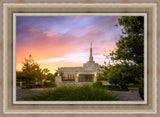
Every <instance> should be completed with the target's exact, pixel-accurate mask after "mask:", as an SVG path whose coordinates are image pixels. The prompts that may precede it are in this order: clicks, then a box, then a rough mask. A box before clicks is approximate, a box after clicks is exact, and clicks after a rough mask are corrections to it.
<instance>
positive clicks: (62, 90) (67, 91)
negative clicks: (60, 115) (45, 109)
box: [24, 84, 118, 101]
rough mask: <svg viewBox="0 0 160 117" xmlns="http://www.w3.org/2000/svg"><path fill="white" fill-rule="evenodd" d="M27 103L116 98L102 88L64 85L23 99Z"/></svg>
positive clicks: (112, 99)
mask: <svg viewBox="0 0 160 117" xmlns="http://www.w3.org/2000/svg"><path fill="white" fill-rule="evenodd" d="M24 100H28V101H114V100H118V98H117V96H115V95H113V94H111V93H110V92H108V91H107V90H106V89H104V88H98V87H94V86H90V85H87V84H84V85H82V86H77V85H66V86H60V87H57V88H55V89H49V90H45V91H43V92H42V93H40V94H38V95H32V96H28V97H25V98H24Z"/></svg>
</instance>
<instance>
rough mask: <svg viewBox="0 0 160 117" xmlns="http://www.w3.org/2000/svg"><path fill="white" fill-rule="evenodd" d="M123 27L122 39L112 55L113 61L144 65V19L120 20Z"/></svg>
mask: <svg viewBox="0 0 160 117" xmlns="http://www.w3.org/2000/svg"><path fill="white" fill-rule="evenodd" d="M118 21H119V25H120V26H123V29H122V33H123V36H121V39H120V40H119V41H118V42H117V43H116V45H117V49H116V51H114V52H113V51H112V53H110V55H111V59H112V60H122V61H127V62H132V63H135V64H138V65H139V64H143V58H144V42H143V41H144V18H143V17H142V16H124V17H121V18H119V19H118Z"/></svg>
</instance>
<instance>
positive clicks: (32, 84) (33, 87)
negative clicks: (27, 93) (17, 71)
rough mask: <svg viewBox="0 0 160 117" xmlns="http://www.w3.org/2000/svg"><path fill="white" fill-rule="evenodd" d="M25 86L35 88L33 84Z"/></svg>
mask: <svg viewBox="0 0 160 117" xmlns="http://www.w3.org/2000/svg"><path fill="white" fill-rule="evenodd" d="M26 88H35V84H26Z"/></svg>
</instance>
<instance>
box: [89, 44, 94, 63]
mask: <svg viewBox="0 0 160 117" xmlns="http://www.w3.org/2000/svg"><path fill="white" fill-rule="evenodd" d="M89 61H93V56H92V42H91V47H90V56H89Z"/></svg>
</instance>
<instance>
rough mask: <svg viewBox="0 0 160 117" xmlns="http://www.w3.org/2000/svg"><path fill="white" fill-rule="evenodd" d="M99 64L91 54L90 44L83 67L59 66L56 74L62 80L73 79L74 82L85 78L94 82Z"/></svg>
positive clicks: (82, 80)
mask: <svg viewBox="0 0 160 117" xmlns="http://www.w3.org/2000/svg"><path fill="white" fill-rule="evenodd" d="M98 69H99V65H98V64H97V63H95V61H94V60H93V56H92V44H91V48H90V57H89V61H87V62H86V63H84V64H83V67H61V68H59V69H58V74H59V75H61V77H62V79H63V80H74V81H75V82H85V81H87V80H89V81H93V82H96V81H97V73H98Z"/></svg>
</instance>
